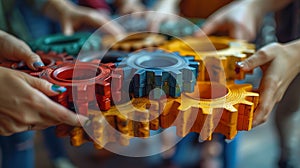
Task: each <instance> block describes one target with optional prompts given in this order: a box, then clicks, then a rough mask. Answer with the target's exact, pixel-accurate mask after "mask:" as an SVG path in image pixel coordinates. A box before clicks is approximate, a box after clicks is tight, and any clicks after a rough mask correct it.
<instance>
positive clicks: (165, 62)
mask: <svg viewBox="0 0 300 168" xmlns="http://www.w3.org/2000/svg"><path fill="white" fill-rule="evenodd" d="M177 63H178V60H177V59H174V58H170V57H164V56H155V57H153V56H143V57H140V58H139V59H137V61H136V64H137V65H139V66H141V67H143V68H165V67H170V66H173V65H175V64H177Z"/></svg>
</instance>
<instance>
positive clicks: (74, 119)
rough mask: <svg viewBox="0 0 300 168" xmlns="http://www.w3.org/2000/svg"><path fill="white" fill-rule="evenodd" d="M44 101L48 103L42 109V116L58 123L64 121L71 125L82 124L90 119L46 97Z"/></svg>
mask: <svg viewBox="0 0 300 168" xmlns="http://www.w3.org/2000/svg"><path fill="white" fill-rule="evenodd" d="M43 102H44V103H45V104H46V105H45V106H44V108H43V110H41V112H40V114H41V115H42V118H44V119H45V121H47V120H51V121H52V122H53V121H57V123H64V124H68V125H71V126H80V125H81V123H85V122H86V120H88V118H87V117H85V116H82V115H78V114H76V113H74V112H72V111H70V110H68V109H66V108H65V107H63V106H61V105H60V104H57V103H55V102H53V101H52V100H50V99H49V98H47V97H45V98H44V100H43Z"/></svg>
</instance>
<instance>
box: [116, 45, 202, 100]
mask: <svg viewBox="0 0 300 168" xmlns="http://www.w3.org/2000/svg"><path fill="white" fill-rule="evenodd" d="M119 61H120V62H119V63H117V67H118V68H120V69H121V70H122V71H123V75H124V82H123V85H124V88H125V89H127V88H128V87H129V91H130V92H133V93H134V96H135V97H143V96H148V95H149V94H150V92H151V91H153V95H152V96H153V98H154V99H158V98H160V97H161V96H162V95H163V92H162V91H164V93H165V94H166V95H168V96H172V97H178V96H180V94H181V92H192V91H193V90H194V85H195V83H196V76H197V71H198V66H199V63H198V62H194V57H181V56H180V55H179V54H178V53H177V52H173V53H170V52H165V51H163V50H154V51H150V50H141V51H139V52H134V53H131V54H129V56H128V57H127V58H120V59H119ZM131 78H133V79H131ZM131 81H132V82H131ZM128 84H129V85H130V86H128V87H126V86H127V85H128Z"/></svg>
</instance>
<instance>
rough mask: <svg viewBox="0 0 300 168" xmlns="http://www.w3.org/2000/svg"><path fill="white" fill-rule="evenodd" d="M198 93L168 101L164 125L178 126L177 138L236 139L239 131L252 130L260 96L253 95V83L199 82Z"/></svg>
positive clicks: (164, 114)
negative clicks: (190, 135) (196, 135)
mask: <svg viewBox="0 0 300 168" xmlns="http://www.w3.org/2000/svg"><path fill="white" fill-rule="evenodd" d="M196 88H197V89H198V90H195V92H193V93H184V94H182V96H181V97H180V98H168V100H167V102H166V103H165V104H164V107H162V108H163V109H164V110H163V112H162V114H161V115H160V124H161V125H160V126H161V127H162V128H169V127H171V126H176V128H177V135H178V136H180V137H184V136H185V135H187V134H188V133H189V132H197V133H200V137H201V138H202V139H203V140H210V139H211V134H212V133H213V132H218V133H222V134H223V135H225V136H226V138H227V139H232V138H234V136H235V135H236V134H237V131H239V130H247V131H248V130H250V129H251V128H252V119H253V111H254V109H255V108H256V106H257V104H258V93H254V92H251V90H252V86H251V85H250V84H240V85H237V84H233V83H232V84H228V85H227V86H226V87H225V86H224V85H221V84H219V83H210V82H198V83H197V87H196Z"/></svg>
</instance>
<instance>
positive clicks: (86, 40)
mask: <svg viewBox="0 0 300 168" xmlns="http://www.w3.org/2000/svg"><path fill="white" fill-rule="evenodd" d="M30 46H31V49H32V50H33V51H39V50H40V51H44V52H49V51H55V52H56V53H68V54H70V55H73V56H77V54H78V53H79V51H80V50H81V49H83V50H92V49H94V50H96V49H99V46H100V37H98V36H96V35H93V36H91V34H90V33H88V32H80V33H75V34H73V35H71V36H66V35H63V34H54V35H49V36H46V37H42V38H39V39H37V40H36V41H34V42H31V43H30Z"/></svg>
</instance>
